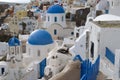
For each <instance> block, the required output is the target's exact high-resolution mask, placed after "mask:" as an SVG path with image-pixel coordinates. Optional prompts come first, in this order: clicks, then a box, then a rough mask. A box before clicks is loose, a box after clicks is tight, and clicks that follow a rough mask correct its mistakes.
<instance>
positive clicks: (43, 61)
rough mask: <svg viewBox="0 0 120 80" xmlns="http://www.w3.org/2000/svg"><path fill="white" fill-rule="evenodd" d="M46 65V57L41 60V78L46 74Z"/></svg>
mask: <svg viewBox="0 0 120 80" xmlns="http://www.w3.org/2000/svg"><path fill="white" fill-rule="evenodd" d="M45 66H46V58H45V59H44V60H42V61H41V62H40V78H42V77H43V76H44V69H45Z"/></svg>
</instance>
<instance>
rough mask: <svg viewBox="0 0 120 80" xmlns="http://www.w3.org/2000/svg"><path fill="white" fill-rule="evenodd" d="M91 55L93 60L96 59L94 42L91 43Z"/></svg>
mask: <svg viewBox="0 0 120 80" xmlns="http://www.w3.org/2000/svg"><path fill="white" fill-rule="evenodd" d="M90 53H91V58H94V43H93V42H91V49H90Z"/></svg>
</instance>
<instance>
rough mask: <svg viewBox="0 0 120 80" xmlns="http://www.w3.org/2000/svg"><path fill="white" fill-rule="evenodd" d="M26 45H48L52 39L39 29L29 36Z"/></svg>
mask: <svg viewBox="0 0 120 80" xmlns="http://www.w3.org/2000/svg"><path fill="white" fill-rule="evenodd" d="M28 43H29V44H31V45H48V44H51V43H53V39H52V37H51V35H50V34H49V33H48V32H47V31H45V30H41V29H39V30H35V31H33V32H32V33H31V34H30V36H29V38H28Z"/></svg>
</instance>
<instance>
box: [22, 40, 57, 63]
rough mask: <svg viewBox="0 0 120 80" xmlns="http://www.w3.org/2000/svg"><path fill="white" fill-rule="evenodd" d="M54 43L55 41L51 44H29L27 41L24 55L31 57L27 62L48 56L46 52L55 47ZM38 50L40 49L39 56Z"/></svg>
mask: <svg viewBox="0 0 120 80" xmlns="http://www.w3.org/2000/svg"><path fill="white" fill-rule="evenodd" d="M55 45H56V43H55V42H54V43H52V44H48V45H30V44H29V43H27V45H26V50H27V52H26V55H28V56H29V57H30V58H32V59H31V60H30V61H29V62H31V61H33V60H40V61H41V60H43V59H44V58H46V57H47V56H48V53H49V52H50V51H51V50H52V49H53V48H54V47H55ZM38 50H40V56H38ZM29 57H28V58H29ZM24 60H25V59H24ZM25 61H27V60H25Z"/></svg>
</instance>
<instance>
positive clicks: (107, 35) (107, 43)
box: [99, 26, 120, 56]
mask: <svg viewBox="0 0 120 80" xmlns="http://www.w3.org/2000/svg"><path fill="white" fill-rule="evenodd" d="M119 36H120V28H119V27H118V28H117V27H115V26H114V27H113V28H102V30H101V33H100V39H101V40H100V50H99V53H100V54H102V55H101V56H104V55H105V47H108V48H109V49H110V50H111V51H112V52H113V53H115V49H119V48H120V45H119V43H120V37H119Z"/></svg>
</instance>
